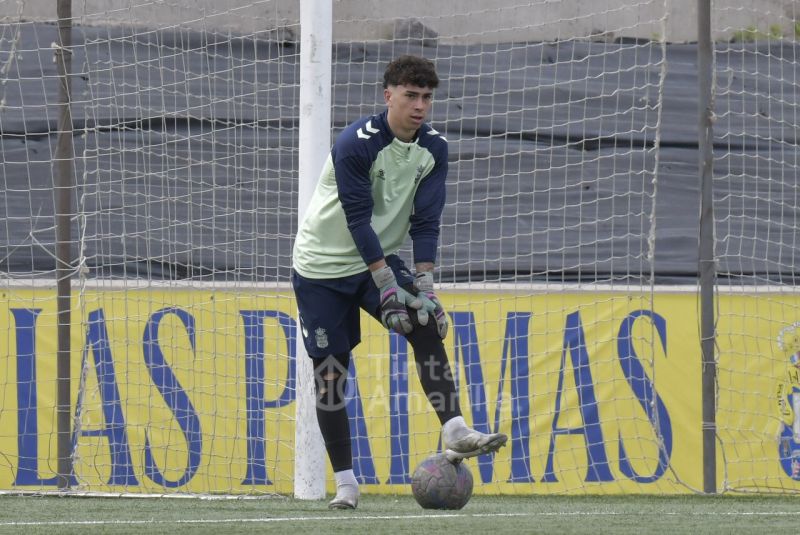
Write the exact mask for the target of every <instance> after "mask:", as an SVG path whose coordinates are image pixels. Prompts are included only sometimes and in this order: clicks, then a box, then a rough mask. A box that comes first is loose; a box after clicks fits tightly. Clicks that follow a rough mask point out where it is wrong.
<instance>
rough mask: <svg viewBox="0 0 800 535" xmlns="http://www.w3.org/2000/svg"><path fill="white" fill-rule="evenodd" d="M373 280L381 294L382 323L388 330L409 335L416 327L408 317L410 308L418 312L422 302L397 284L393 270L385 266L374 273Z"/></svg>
mask: <svg viewBox="0 0 800 535" xmlns="http://www.w3.org/2000/svg"><path fill="white" fill-rule="evenodd" d="M372 280H373V281H375V286H377V287H378V290H379V291H380V294H381V323H383V326H384V327H386V328H387V329H392V330H393V331H395V332H397V333H400V334H408V333H410V332H411V331H412V330H413V329H414V326H413V325H412V324H411V318H410V317H409V315H408V308H407V307H411V308H413V309H415V310H418V309H419V308H420V307H422V301H421V300H420V299H419V298H418V297H414V296H413V295H411V294H410V293H409V292H407V291H405V290H404V289H402V288H401V287H400V286H398V284H397V279H396V278H395V276H394V272H393V271H392V268H390V267H389V266H383V267H382V268H380V269H378V270H375V271H373V272H372Z"/></svg>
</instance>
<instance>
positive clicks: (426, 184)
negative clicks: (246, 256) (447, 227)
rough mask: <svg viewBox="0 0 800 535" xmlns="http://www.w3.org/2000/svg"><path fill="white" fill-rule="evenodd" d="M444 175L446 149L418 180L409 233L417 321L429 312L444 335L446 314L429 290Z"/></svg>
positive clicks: (425, 319)
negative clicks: (418, 307) (412, 252)
mask: <svg viewBox="0 0 800 535" xmlns="http://www.w3.org/2000/svg"><path fill="white" fill-rule="evenodd" d="M446 178H447V153H446V151H443V154H442V155H441V156H440V158H439V159H438V160H437V163H436V164H435V165H434V167H433V169H432V170H431V172H430V174H429V175H428V176H426V177H425V178H423V179H422V182H421V183H420V185H419V188H418V189H417V193H416V195H415V196H414V211H413V213H412V215H411V228H410V230H409V234H410V235H411V240H412V243H413V250H414V266H415V268H416V277H415V279H414V287H415V288H416V289H417V290H418V292H419V293H418V296H419V297H420V299H421V301H422V306H421V308H420V309H419V311H418V312H417V317H418V318H419V322H420V324H421V325H427V324H428V318H429V316H430V315H431V314H433V317H434V318H435V320H436V330H437V332H438V333H439V336H440V337H442V338H445V337H446V336H447V327H448V325H447V314H445V312H444V308H443V307H442V304H441V302H440V301H439V299H438V298H437V297H436V294H435V293H434V290H433V269H434V266H435V262H436V249H437V247H438V245H439V227H440V225H441V218H442V210H443V209H444V202H445V179H446Z"/></svg>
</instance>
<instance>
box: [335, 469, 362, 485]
mask: <svg viewBox="0 0 800 535" xmlns="http://www.w3.org/2000/svg"><path fill="white" fill-rule="evenodd" d="M333 477H334V478H336V487H337V488H338V487H341V486H342V485H353V486H354V487H357V486H358V480H357V479H356V475H355V473H353V469H352V468H351V469H350V470H342V471H341V472H335V473H334V474H333Z"/></svg>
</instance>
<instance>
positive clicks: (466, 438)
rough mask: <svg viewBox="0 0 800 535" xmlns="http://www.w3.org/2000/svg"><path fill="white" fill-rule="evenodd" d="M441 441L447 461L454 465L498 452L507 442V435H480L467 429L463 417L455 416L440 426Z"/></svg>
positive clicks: (478, 432) (469, 428)
mask: <svg viewBox="0 0 800 535" xmlns="http://www.w3.org/2000/svg"><path fill="white" fill-rule="evenodd" d="M442 441H443V442H444V448H445V451H444V454H445V456H446V457H447V460H449V461H450V462H451V463H455V462H459V461H462V460H464V459H468V458H470V457H475V456H477V455H481V454H484V453H491V452H493V451H497V450H499V449H500V448H502V447H503V446H505V444H506V442H508V435H506V434H504V433H489V434H487V433H481V432H480V431H476V430H474V429H472V428H471V427H468V426H467V424H466V423H465V422H464V418H463V417H461V416H457V417H455V418H452V419H450V420H448V421H447V422H445V424H444V425H443V426H442Z"/></svg>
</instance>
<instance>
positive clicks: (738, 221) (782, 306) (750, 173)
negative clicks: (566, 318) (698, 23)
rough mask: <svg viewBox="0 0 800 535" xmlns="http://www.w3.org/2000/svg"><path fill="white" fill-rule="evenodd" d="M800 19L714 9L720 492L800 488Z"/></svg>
mask: <svg viewBox="0 0 800 535" xmlns="http://www.w3.org/2000/svg"><path fill="white" fill-rule="evenodd" d="M798 17H800V11H798V6H797V5H796V3H794V2H768V3H767V4H765V5H763V6H759V7H758V8H757V9H756V7H754V6H749V5H748V6H745V5H744V4H740V3H736V2H720V3H718V4H717V5H716V6H715V17H714V19H713V20H715V21H716V27H715V33H716V34H718V35H719V36H720V39H719V40H718V41H717V43H716V47H715V62H714V64H715V70H714V76H715V83H714V95H715V113H716V122H715V137H714V210H715V229H716V241H715V260H716V264H717V266H718V284H717V300H718V305H717V306H718V325H717V341H718V370H719V371H718V402H717V424H718V432H719V444H720V447H719V453H720V459H721V460H723V461H724V462H723V463H721V464H722V466H723V467H724V469H723V470H722V471H721V474H720V475H721V485H720V489H721V490H737V491H762V492H766V491H779V492H787V491H792V490H795V491H796V490H797V488H798V487H797V481H800V420H799V419H798V418H800V399H798V398H797V396H798V395H800V383H799V382H798V368H797V367H796V364H798V361H797V358H798V355H800V353H798V351H800V345H798V342H800V338H798V335H800V331H798V323H797V322H798V314H800V308H799V307H800V301H798V295H797V291H796V286H797V266H798V263H800V258H798V247H797V245H798V242H797V216H798V213H797V198H798V181H797V176H798V173H797V169H798V164H799V163H800V162H798V157H797V125H798V105H799V104H800V99H799V98H798V97H799V96H800V95H799V94H798V90H797V77H798V69H797V55H796V51H797V46H798V36H799V35H800V33H798V31H800V26H798ZM724 21H727V23H725V22H724ZM795 399H797V401H795Z"/></svg>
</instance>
